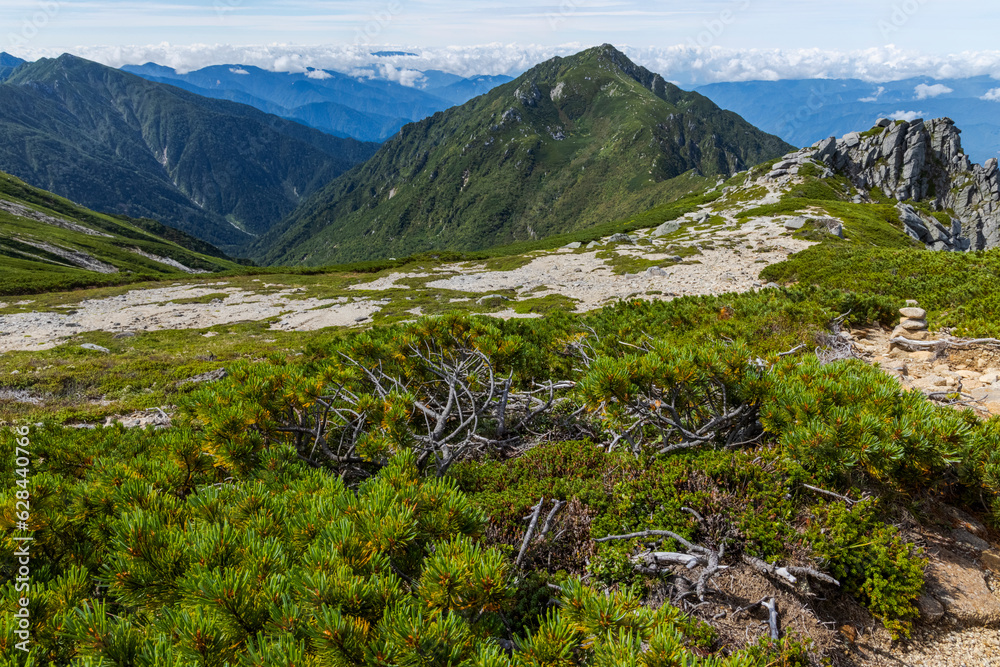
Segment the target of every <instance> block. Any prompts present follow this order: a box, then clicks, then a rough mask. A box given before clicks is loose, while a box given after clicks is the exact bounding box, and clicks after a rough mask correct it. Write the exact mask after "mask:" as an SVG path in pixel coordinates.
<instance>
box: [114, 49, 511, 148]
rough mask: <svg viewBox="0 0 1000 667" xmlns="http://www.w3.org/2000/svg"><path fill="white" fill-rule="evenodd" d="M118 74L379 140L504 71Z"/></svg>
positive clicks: (476, 91) (501, 79) (475, 91)
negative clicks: (411, 80)
mask: <svg viewBox="0 0 1000 667" xmlns="http://www.w3.org/2000/svg"><path fill="white" fill-rule="evenodd" d="M122 69H123V70H124V71H126V72H130V73H132V74H136V75H138V76H141V77H143V78H144V79H147V80H150V81H156V82H159V83H168V84H171V85H174V86H177V87H179V88H184V89H185V90H188V91H190V92H192V93H196V94H198V95H202V96H205V97H212V98H216V99H225V100H230V101H233V102H240V103H242V104H248V105H250V106H252V107H256V108H257V109H260V110H261V111H265V112H267V113H271V114H274V115H276V116H281V117H283V118H288V119H291V120H296V121H299V122H300V123H303V124H305V125H309V126H310V127H314V128H316V129H318V130H322V131H323V132H326V133H328V134H332V135H335V136H339V137H353V138H355V139H359V140H361V141H385V140H386V139H388V138H389V137H391V136H392V135H394V134H396V132H397V131H398V130H399V128H401V127H402V126H403V125H405V124H407V123H410V122H413V121H417V120H421V119H423V118H426V117H427V116H430V115H433V114H434V113H436V112H438V111H443V110H444V109H447V108H449V107H452V106H455V105H457V104H464V103H465V102H467V101H468V100H470V99H472V98H473V97H476V96H478V95H482V94H483V93H486V92H489V91H490V90H492V89H493V88H494V87H496V86H498V85H500V84H502V83H506V82H507V81H510V80H511V78H510V77H507V76H476V77H472V78H463V77H460V76H457V75H455V74H449V73H447V72H440V71H436V70H429V71H427V72H421V73H420V74H419V75H417V76H416V79H417V80H416V82H415V85H413V86H405V85H402V84H400V83H397V82H395V81H388V80H385V79H380V78H377V77H378V73H377V72H376V71H375V70H371V71H367V72H366V71H364V70H362V74H361V75H358V76H351V75H347V74H342V73H340V72H333V71H328V70H317V69H310V70H308V71H306V72H302V73H289V72H271V71H268V70H263V69H260V68H258V67H252V66H249V65H215V66H212V67H206V68H204V69H200V70H196V71H193V72H187V73H185V74H180V73H178V72H177V71H176V70H174V69H172V68H170V67H164V66H162V65H157V64H155V63H146V64H145V65H126V66H124V67H122Z"/></svg>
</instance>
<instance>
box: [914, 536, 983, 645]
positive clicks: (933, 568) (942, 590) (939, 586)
mask: <svg viewBox="0 0 1000 667" xmlns="http://www.w3.org/2000/svg"><path fill="white" fill-rule="evenodd" d="M931 555H932V558H931V559H930V562H929V564H928V567H927V570H926V572H925V577H926V582H927V588H926V591H925V592H926V594H927V595H929V596H932V597H933V598H934V599H936V600H937V601H938V602H940V603H941V605H942V606H943V607H944V609H945V611H947V612H948V613H949V614H951V615H952V616H954V617H955V620H957V621H958V622H959V623H962V624H963V625H966V626H975V627H990V626H995V625H997V624H998V623H1000V597H998V596H996V595H994V594H993V592H992V591H991V590H990V589H989V586H987V585H986V580H985V578H984V577H983V572H982V570H981V569H980V568H979V567H978V566H977V565H976V564H975V563H973V562H971V561H969V560H967V559H965V558H964V557H962V556H959V555H958V554H955V553H953V552H951V551H948V550H946V549H937V550H934V551H932V554H931ZM921 611H924V609H921ZM925 613H926V614H927V615H928V616H933V615H934V614H933V610H932V609H930V605H928V608H927V610H926V612H925Z"/></svg>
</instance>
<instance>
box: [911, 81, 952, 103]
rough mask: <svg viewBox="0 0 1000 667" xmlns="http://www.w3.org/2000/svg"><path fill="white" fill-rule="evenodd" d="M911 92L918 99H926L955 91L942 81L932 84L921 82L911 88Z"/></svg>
mask: <svg viewBox="0 0 1000 667" xmlns="http://www.w3.org/2000/svg"><path fill="white" fill-rule="evenodd" d="M913 92H914V94H915V95H916V96H917V99H918V100H926V99H927V98H928V97H938V96H939V95H946V94H948V93H953V92H955V91H954V90H952V89H951V88H949V87H948V86H946V85H944V84H943V83H935V84H934V85H933V86H928V85H927V84H926V83H921V84H920V85H918V86H917V87H916V88H914V89H913Z"/></svg>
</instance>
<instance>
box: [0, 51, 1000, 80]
mask: <svg viewBox="0 0 1000 667" xmlns="http://www.w3.org/2000/svg"><path fill="white" fill-rule="evenodd" d="M584 48H587V45H584V44H579V43H570V44H564V45H560V46H539V45H520V44H500V43H492V44H482V45H477V46H448V47H435V48H416V47H406V46H399V45H368V44H366V45H360V46H357V45H328V46H297V45H284V44H271V45H259V46H235V45H228V44H192V45H172V44H169V43H162V44H152V45H145V46H81V47H77V48H70V49H66V50H67V51H68V52H70V53H73V54H75V55H78V56H80V57H83V58H87V59H90V60H95V61H97V62H101V63H104V64H106V65H110V66H112V67H121V66H122V65H129V64H131V65H137V64H143V63H146V62H155V63H158V64H160V65H166V66H168V67H173V68H175V69H178V70H180V71H190V70H194V69H199V68H202V67H206V66H208V65H222V64H226V65H253V66H256V67H260V68H262V69H267V70H272V71H287V72H304V71H306V70H307V68H310V67H314V68H317V69H329V70H334V71H339V72H348V73H349V72H356V71H358V70H360V69H363V68H370V67H371V66H372V65H377V66H378V67H379V68H380V69H382V70H383V71H387V72H388V71H390V70H409V71H412V70H430V69H436V70H443V71H446V72H451V73H454V74H458V75H461V76H473V75H476V74H508V75H511V76H516V75H518V74H520V73H522V72H524V71H525V70H527V69H529V68H530V67H532V66H533V65H535V64H537V63H539V62H542V61H544V60H548V59H549V58H552V57H554V56H567V55H572V54H573V53H576V52H578V51H581V50H583V49H584ZM621 48H622V50H623V51H624V52H625V53H626V54H627V55H628V56H629V57H631V58H632V59H633V60H634V61H635V62H637V63H639V64H641V65H644V66H645V67H647V68H649V69H651V70H653V71H654V72H658V73H660V74H662V75H663V76H664V77H665V78H667V79H669V80H671V81H674V82H678V83H680V84H682V85H687V86H695V85H703V84H707V83H715V82H722V81H754V80H764V81H775V80H780V79H816V78H836V79H861V80H864V81H870V82H883V81H895V80H900V79H907V78H912V77H920V76H925V77H930V78H934V79H952V78H966V77H972V76H982V75H986V76H991V77H993V78H996V79H1000V51H975V52H974V51H969V52H963V53H954V54H947V55H929V54H922V53H917V52H913V51H906V50H903V49H898V48H896V47H894V46H891V45H890V46H886V47H880V48H872V49H864V50H857V51H829V50H820V49H729V48H722V47H707V48H702V47H697V46H691V45H677V46H669V47H644V48H637V47H629V46H624V47H621ZM375 51H407V52H412V53H416V54H419V55H417V56H416V57H414V56H389V57H376V56H373V55H372V52H375ZM59 53H60V51H59V50H55V49H26V50H25V51H24V52H21V53H14V54H13V55H17V56H20V57H22V58H25V59H28V60H36V59H38V58H42V57H53V56H57V55H59Z"/></svg>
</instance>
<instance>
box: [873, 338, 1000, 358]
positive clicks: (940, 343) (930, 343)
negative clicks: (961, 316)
mask: <svg viewBox="0 0 1000 667" xmlns="http://www.w3.org/2000/svg"><path fill="white" fill-rule="evenodd" d="M973 345H1000V340H997V339H996V338H953V337H952V336H945V337H944V338H940V339H938V340H910V339H909V338H903V337H896V338H893V339H892V340H890V341H889V346H890V347H899V348H902V349H904V350H906V351H907V352H934V353H936V354H941V353H942V352H944V351H945V350H948V349H952V348H954V349H958V350H965V349H968V348H970V347H972V346H973Z"/></svg>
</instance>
